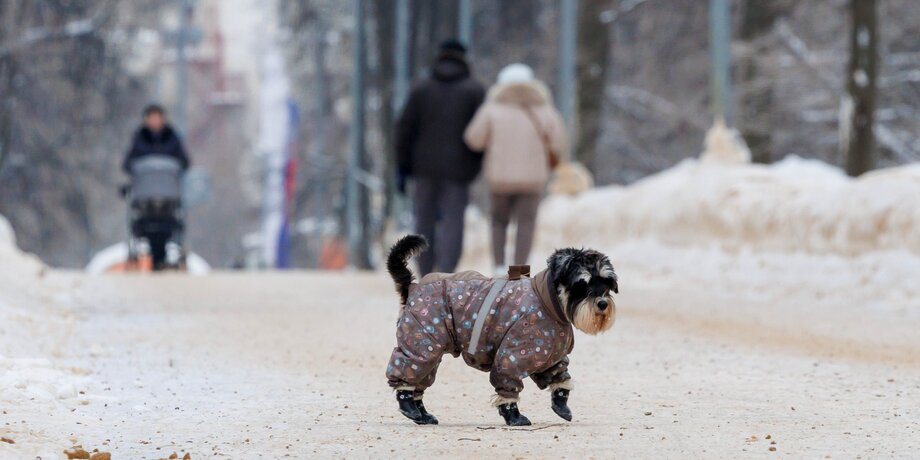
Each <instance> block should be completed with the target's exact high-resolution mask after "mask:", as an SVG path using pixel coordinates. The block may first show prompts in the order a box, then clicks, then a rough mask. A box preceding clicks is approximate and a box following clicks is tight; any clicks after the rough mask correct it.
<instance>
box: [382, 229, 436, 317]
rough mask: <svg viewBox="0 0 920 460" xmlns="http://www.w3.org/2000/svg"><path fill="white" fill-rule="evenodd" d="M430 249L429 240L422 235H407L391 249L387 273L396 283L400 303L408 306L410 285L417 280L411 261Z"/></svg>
mask: <svg viewBox="0 0 920 460" xmlns="http://www.w3.org/2000/svg"><path fill="white" fill-rule="evenodd" d="M425 249H428V240H426V239H425V237H424V236H422V235H406V236H404V237H402V239H400V240H399V241H397V242H396V244H394V245H393V247H392V248H390V255H389V256H387V272H389V273H390V276H391V277H393V282H394V283H396V292H398V293H399V298H400V302H402V305H405V304H406V300H407V299H408V298H409V285H410V284H412V281H414V280H415V277H414V276H413V275H412V271H411V270H409V264H408V262H409V259H411V258H412V257H415V256H417V255H419V254H421V253H422V252H423V251H425Z"/></svg>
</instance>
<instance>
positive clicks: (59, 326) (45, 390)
mask: <svg viewBox="0 0 920 460" xmlns="http://www.w3.org/2000/svg"><path fill="white" fill-rule="evenodd" d="M46 270H47V269H46V267H45V265H44V264H43V263H42V262H41V261H40V260H39V259H38V258H37V257H35V256H33V255H31V254H26V253H24V252H22V251H20V250H19V249H18V248H17V247H16V238H15V234H14V233H13V230H12V227H11V226H10V224H9V222H8V221H7V220H6V219H5V218H4V217H3V216H0V408H2V409H3V411H4V412H3V413H4V414H6V413H15V411H17V410H24V409H28V410H37V411H42V412H50V411H53V410H64V411H66V410H67V409H66V407H68V406H72V405H76V404H80V398H81V397H84V396H83V395H81V394H80V392H81V391H83V392H84V393H85V389H86V387H87V383H88V382H87V378H86V377H85V376H83V375H79V374H80V372H77V371H75V370H73V369H64V368H61V367H59V366H58V365H56V364H55V362H54V359H53V358H54V355H55V354H58V353H59V352H60V349H59V347H60V343H61V341H62V340H63V339H64V338H65V336H66V334H67V333H68V331H69V330H70V328H71V325H72V323H73V317H72V316H71V314H70V312H69V311H68V310H67V309H66V308H56V309H50V308H47V307H46V306H45V305H42V304H41V302H38V301H37V299H38V298H40V297H42V296H46V297H51V296H53V297H54V299H53V300H55V301H56V303H58V304H59V305H62V306H64V305H67V304H68V303H70V301H71V299H70V298H69V297H68V295H67V294H66V293H64V292H62V291H58V290H57V289H56V288H57V286H49V285H46V284H45V280H44V278H45V273H46ZM49 287H50V288H54V289H52V290H50V291H49V289H48V288H49ZM54 292H59V294H58V295H55V294H54ZM7 425H8V424H7ZM11 430H12V431H11ZM0 435H3V436H4V437H10V438H12V439H14V440H15V439H16V438H17V437H18V436H16V431H15V429H14V428H10V427H0ZM51 452H53V451H51ZM27 454H28V455H29V457H28V458H35V456H36V455H38V456H41V457H42V458H56V456H57V454H56V453H55V454H51V453H49V451H47V450H46V449H45V447H42V446H38V447H37V446H35V445H32V444H30V443H28V442H26V443H17V444H7V443H0V458H10V457H12V458H26V455H27ZM8 456H10V457H8Z"/></svg>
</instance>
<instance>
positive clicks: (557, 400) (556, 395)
mask: <svg viewBox="0 0 920 460" xmlns="http://www.w3.org/2000/svg"><path fill="white" fill-rule="evenodd" d="M552 407H553V412H555V413H556V415H558V416H560V417H562V418H564V419H566V420H567V421H569V422H571V421H572V411H571V410H570V409H569V390H565V389H562V388H559V389H557V390H555V391H553V406H552Z"/></svg>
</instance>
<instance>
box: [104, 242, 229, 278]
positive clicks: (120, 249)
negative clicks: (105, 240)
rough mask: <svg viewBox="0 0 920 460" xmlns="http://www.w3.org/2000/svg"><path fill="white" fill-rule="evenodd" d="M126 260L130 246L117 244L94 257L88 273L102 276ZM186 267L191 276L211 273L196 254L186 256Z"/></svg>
mask: <svg viewBox="0 0 920 460" xmlns="http://www.w3.org/2000/svg"><path fill="white" fill-rule="evenodd" d="M126 260H128V244H127V243H115V244H113V245H111V246H109V247H107V248H105V249H103V250H101V251H99V252H98V253H96V255H95V256H93V259H92V260H90V261H89V263H88V264H87V265H86V273H89V274H91V275H102V274H104V273H106V272H107V271H108V270H109V269H110V268H111V267H113V266H114V265H117V264H120V263H124V262H125V261H126ZM185 265H186V270H187V271H188V273H189V274H191V275H207V274H208V273H210V271H211V266H210V265H208V262H207V261H205V260H204V258H202V257H201V256H199V255H198V254H195V253H189V254H188V255H187V256H186V261H185Z"/></svg>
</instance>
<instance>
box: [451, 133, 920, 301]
mask: <svg viewBox="0 0 920 460" xmlns="http://www.w3.org/2000/svg"><path fill="white" fill-rule="evenodd" d="M713 131H717V130H715V129H714V130H713ZM710 134H711V135H710V136H709V138H708V139H707V152H705V153H704V155H703V158H704V159H703V160H686V161H684V162H682V163H680V164H678V165H677V166H675V167H673V168H671V169H669V170H666V171H663V172H661V173H658V174H655V175H653V176H649V177H647V178H645V179H644V180H642V181H639V182H637V183H635V184H633V185H630V186H627V187H620V186H610V187H602V188H597V189H594V190H592V191H589V192H586V193H583V194H580V195H577V196H564V195H551V196H550V197H548V198H547V199H546V200H545V201H544V203H543V205H542V206H541V208H540V215H539V218H538V220H539V221H538V231H537V241H536V244H535V247H534V249H533V252H532V254H531V261H530V262H531V265H533V266H534V268H535V269H539V268H542V266H544V259H545V258H546V256H547V255H549V254H550V253H551V252H552V251H553V250H554V249H556V248H559V247H565V246H575V247H592V248H595V249H598V250H601V251H603V252H605V253H607V254H608V255H610V256H611V258H612V259H613V261H614V264H615V265H616V266H617V268H618V271H619V272H620V273H621V277H623V278H624V280H623V283H621V285H629V284H630V283H632V284H633V285H636V284H638V283H653V284H658V285H660V287H661V288H662V289H667V288H669V287H680V286H691V285H696V286H697V287H698V286H723V287H724V286H732V290H733V292H737V291H742V292H741V293H742V294H745V293H746V294H747V295H748V296H749V297H751V298H756V299H770V300H779V299H789V298H795V299H799V300H802V299H804V301H805V302H817V301H831V302H838V303H840V302H847V301H848V300H851V301H854V302H859V303H860V304H861V305H874V306H876V307H877V308H888V309H892V308H894V309H903V311H912V312H917V313H918V314H920V288H918V287H917V283H916V282H915V279H916V276H917V273H920V205H918V199H920V165H909V166H903V167H898V168H892V169H885V170H879V171H875V172H873V173H870V174H866V175H864V176H862V177H860V178H858V179H852V178H850V177H848V176H846V175H845V174H844V173H843V172H842V171H841V170H839V169H837V168H835V167H832V166H829V165H827V164H825V163H822V162H819V161H813V160H804V159H801V158H798V157H788V158H786V159H785V160H783V161H781V162H779V163H776V164H773V165H769V166H765V165H755V164H748V163H746V161H747V159H746V157H745V149H744V148H743V144H737V143H735V141H734V140H732V138H733V136H732V133H731V131H730V130H727V131H726V132H722V133H718V132H717V133H716V135H712V132H711V133H710ZM512 231H513V230H512ZM465 246H466V247H465V253H464V258H463V261H462V265H463V268H473V269H478V270H489V267H491V261H490V256H489V254H490V252H489V247H490V237H489V231H488V221H487V218H486V217H485V216H483V215H482V213H480V212H479V211H477V210H473V211H470V212H469V213H468V214H467V238H466V244H465ZM509 250H510V249H509Z"/></svg>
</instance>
